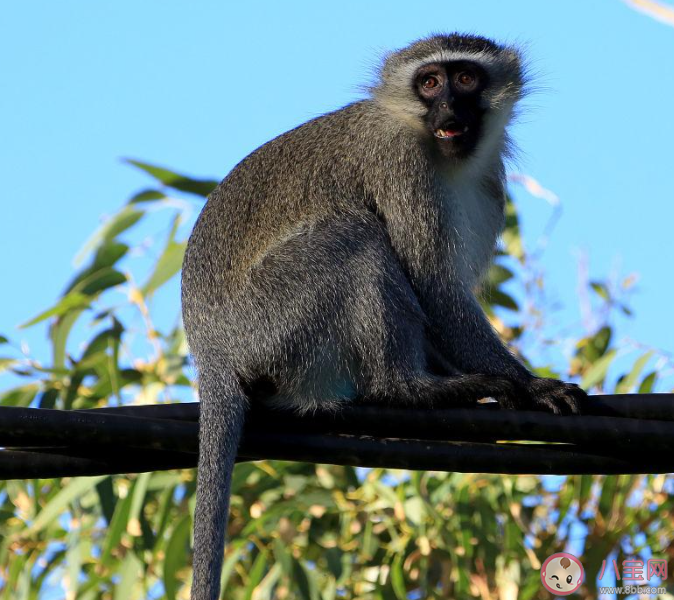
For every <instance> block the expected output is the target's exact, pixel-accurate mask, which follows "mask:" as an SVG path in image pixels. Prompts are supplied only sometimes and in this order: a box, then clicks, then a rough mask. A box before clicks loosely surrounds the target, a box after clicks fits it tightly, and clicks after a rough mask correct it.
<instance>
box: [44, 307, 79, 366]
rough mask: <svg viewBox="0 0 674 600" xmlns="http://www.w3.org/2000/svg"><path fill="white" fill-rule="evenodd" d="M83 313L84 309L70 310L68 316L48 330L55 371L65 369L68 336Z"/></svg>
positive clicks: (61, 318)
mask: <svg viewBox="0 0 674 600" xmlns="http://www.w3.org/2000/svg"><path fill="white" fill-rule="evenodd" d="M83 312H84V308H80V309H77V310H72V311H71V312H69V313H68V314H66V315H64V316H62V317H60V318H59V319H57V320H56V322H55V323H53V324H52V326H51V327H50V329H49V337H50V338H51V344H52V355H53V357H52V360H53V362H54V367H56V368H57V369H58V368H63V367H65V362H66V344H67V342H68V335H69V334H70V330H71V329H72V328H73V325H75V322H76V321H77V319H78V318H79V317H80V315H81V314H82V313H83Z"/></svg>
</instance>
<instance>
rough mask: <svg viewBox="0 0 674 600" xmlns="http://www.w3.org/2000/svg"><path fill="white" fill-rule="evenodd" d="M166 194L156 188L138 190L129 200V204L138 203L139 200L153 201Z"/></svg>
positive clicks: (161, 198) (162, 197) (164, 196)
mask: <svg viewBox="0 0 674 600" xmlns="http://www.w3.org/2000/svg"><path fill="white" fill-rule="evenodd" d="M164 198H166V194H162V193H161V192H160V191H158V190H143V191H142V192H138V193H137V194H136V195H135V196H133V197H132V198H131V200H129V202H128V203H129V204H140V203H141V202H154V201H155V200H163V199H164Z"/></svg>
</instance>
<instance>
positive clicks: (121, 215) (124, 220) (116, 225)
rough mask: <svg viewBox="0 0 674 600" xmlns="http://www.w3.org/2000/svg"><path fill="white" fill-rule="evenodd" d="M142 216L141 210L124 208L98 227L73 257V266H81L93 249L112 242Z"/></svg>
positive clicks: (131, 207) (143, 213)
mask: <svg viewBox="0 0 674 600" xmlns="http://www.w3.org/2000/svg"><path fill="white" fill-rule="evenodd" d="M144 215H145V212H144V211H142V210H138V209H136V208H133V206H125V207H124V208H123V209H122V210H120V211H119V212H118V213H117V214H116V215H113V216H112V217H111V218H110V219H108V220H107V221H106V222H105V223H104V224H103V225H102V226H101V227H99V228H98V230H96V232H94V234H93V235H92V236H91V237H90V238H89V239H88V240H87V241H86V242H85V244H84V246H83V247H82V249H81V250H80V251H79V252H78V253H77V256H76V257H75V264H81V263H82V261H83V260H84V258H85V257H86V256H87V255H88V254H89V253H90V252H92V251H93V249H94V248H96V247H97V246H99V245H101V244H104V243H105V242H110V241H112V240H113V239H114V238H115V237H117V236H118V235H119V234H120V233H123V232H124V231H126V230H127V229H129V228H130V227H132V226H133V225H135V224H136V223H137V222H138V221H139V220H140V219H141V218H142V217H143V216H144Z"/></svg>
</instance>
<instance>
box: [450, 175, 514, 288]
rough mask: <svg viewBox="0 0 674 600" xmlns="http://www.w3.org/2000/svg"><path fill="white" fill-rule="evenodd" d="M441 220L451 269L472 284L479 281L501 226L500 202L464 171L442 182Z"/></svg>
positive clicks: (462, 279) (492, 251)
mask: <svg viewBox="0 0 674 600" xmlns="http://www.w3.org/2000/svg"><path fill="white" fill-rule="evenodd" d="M443 188H444V190H445V202H444V206H443V221H444V225H445V230H446V232H447V236H448V238H449V239H448V242H449V243H448V251H449V253H450V260H451V261H452V264H453V270H454V272H455V273H456V275H457V276H458V277H459V279H460V280H461V281H463V282H464V283H466V284H468V285H469V286H470V287H473V286H475V285H477V284H478V283H479V281H480V280H481V278H482V277H483V275H484V274H485V271H486V270H487V268H488V267H489V264H490V263H491V260H492V258H493V256H494V247H495V245H496V240H497V238H498V236H499V234H500V232H501V229H502V227H503V221H504V216H503V203H502V201H501V199H499V198H495V197H494V196H493V195H491V194H489V193H488V192H487V191H486V189H485V188H484V186H481V185H479V183H478V182H477V181H475V179H473V178H470V177H469V176H468V175H465V176H462V177H452V178H451V179H448V180H446V181H445V182H443Z"/></svg>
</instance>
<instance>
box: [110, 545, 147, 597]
mask: <svg viewBox="0 0 674 600" xmlns="http://www.w3.org/2000/svg"><path fill="white" fill-rule="evenodd" d="M142 572H143V571H142V564H141V562H140V560H139V559H138V557H137V556H136V555H135V554H134V553H133V552H129V553H127V555H126V556H125V557H124V560H123V561H122V565H121V569H120V570H119V582H118V583H117V584H116V585H115V586H114V590H115V591H114V595H113V600H129V599H130V598H138V597H139V596H138V594H134V593H133V591H134V588H136V587H137V584H138V583H139V582H140V580H141V575H142Z"/></svg>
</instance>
